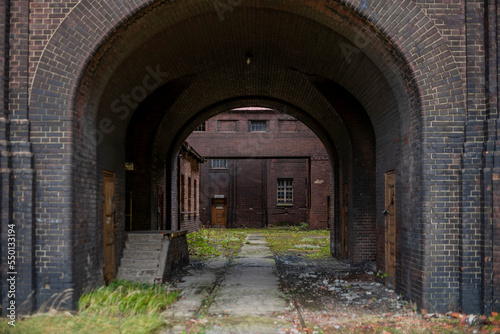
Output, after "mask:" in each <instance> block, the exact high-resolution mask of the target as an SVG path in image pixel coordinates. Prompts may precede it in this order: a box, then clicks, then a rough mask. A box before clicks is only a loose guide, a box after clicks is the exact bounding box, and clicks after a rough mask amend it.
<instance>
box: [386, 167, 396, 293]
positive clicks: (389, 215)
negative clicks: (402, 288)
mask: <svg viewBox="0 0 500 334" xmlns="http://www.w3.org/2000/svg"><path fill="white" fill-rule="evenodd" d="M384 215H385V267H386V269H385V271H386V273H387V274H388V277H387V279H388V282H389V283H390V284H392V285H394V286H396V175H395V172H394V171H391V172H387V173H386V174H385V210H384Z"/></svg>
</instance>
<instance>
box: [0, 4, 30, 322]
mask: <svg viewBox="0 0 500 334" xmlns="http://www.w3.org/2000/svg"><path fill="white" fill-rule="evenodd" d="M4 6H5V9H4V15H5V17H6V18H7V21H6V22H7V23H6V27H5V28H4V29H5V33H6V34H8V35H9V38H8V39H5V41H4V45H5V48H4V50H5V56H6V57H5V59H6V63H5V66H4V68H3V70H4V71H5V74H8V75H7V76H8V82H7V87H6V89H5V90H4V91H5V92H6V93H4V94H5V95H4V98H7V99H8V101H5V100H4V106H6V107H7V108H6V110H7V114H6V115H5V117H4V118H3V119H2V120H1V121H0V123H3V126H4V127H5V130H6V131H5V133H6V144H4V145H7V149H6V151H7V153H6V154H7V157H6V159H2V165H3V166H7V168H6V170H5V172H6V173H7V175H6V174H5V173H4V169H3V168H2V232H3V233H2V257H4V256H5V254H6V253H7V249H6V237H7V235H6V234H5V232H6V229H5V223H8V224H10V225H11V226H14V230H15V238H16V241H15V248H16V263H15V267H10V268H7V267H6V266H5V261H3V263H2V264H3V267H2V276H3V277H2V283H4V282H5V280H6V277H5V276H6V275H7V273H8V272H17V274H12V275H11V274H9V277H10V276H16V283H15V286H16V294H15V303H16V314H17V315H19V314H21V313H29V312H31V311H32V310H33V308H34V300H35V293H34V281H35V278H34V277H35V276H34V266H33V259H34V240H35V238H34V231H33V224H34V215H33V208H34V205H33V201H34V170H33V154H32V150H31V143H30V139H29V133H30V123H29V120H28V113H29V110H28V89H29V83H28V81H29V80H28V56H29V54H28V46H29V1H10V2H7V4H5V5H4ZM7 43H8V44H7ZM7 50H8V51H7ZM7 52H9V54H8V56H7ZM9 151H10V152H9ZM4 155H5V154H3V156H4ZM4 196H5V197H7V196H8V202H9V204H8V206H9V207H8V209H7V210H6V212H5V213H4V211H3V206H4V205H5V204H6V203H7V199H6V198H5V197H4ZM3 259H4V260H5V258H3ZM7 269H8V270H7ZM6 285H7V284H3V286H4V293H3V294H2V297H3V300H2V303H3V307H4V309H5V307H6V305H7V303H10V302H11V300H10V299H9V298H7V296H6V295H5V288H6Z"/></svg>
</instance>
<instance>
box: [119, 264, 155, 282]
mask: <svg viewBox="0 0 500 334" xmlns="http://www.w3.org/2000/svg"><path fill="white" fill-rule="evenodd" d="M155 276H156V268H155V269H132V268H121V267H120V269H118V278H123V277H138V278H140V277H149V278H151V279H153V278H154V277H155Z"/></svg>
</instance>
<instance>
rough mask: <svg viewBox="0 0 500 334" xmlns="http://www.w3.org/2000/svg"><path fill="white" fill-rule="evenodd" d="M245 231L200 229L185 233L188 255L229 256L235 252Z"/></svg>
mask: <svg viewBox="0 0 500 334" xmlns="http://www.w3.org/2000/svg"><path fill="white" fill-rule="evenodd" d="M245 237H246V233H245V232H241V231H238V230H226V229H201V230H200V231H198V232H192V233H189V234H188V235H187V242H188V249H189V255H191V256H192V257H195V258H201V259H206V258H212V257H219V256H224V257H230V256H232V255H233V254H235V253H237V252H238V250H239V249H240V248H241V246H242V244H243V240H245Z"/></svg>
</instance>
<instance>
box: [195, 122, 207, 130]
mask: <svg viewBox="0 0 500 334" xmlns="http://www.w3.org/2000/svg"><path fill="white" fill-rule="evenodd" d="M194 131H195V132H203V131H206V122H203V123H201V124H200V125H198V126H197V127H196V129H194Z"/></svg>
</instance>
